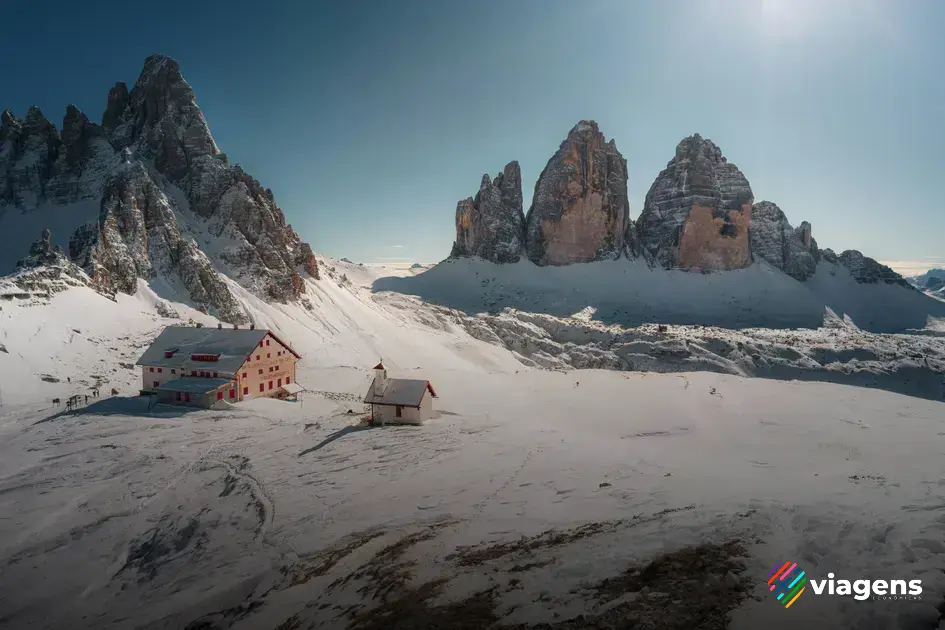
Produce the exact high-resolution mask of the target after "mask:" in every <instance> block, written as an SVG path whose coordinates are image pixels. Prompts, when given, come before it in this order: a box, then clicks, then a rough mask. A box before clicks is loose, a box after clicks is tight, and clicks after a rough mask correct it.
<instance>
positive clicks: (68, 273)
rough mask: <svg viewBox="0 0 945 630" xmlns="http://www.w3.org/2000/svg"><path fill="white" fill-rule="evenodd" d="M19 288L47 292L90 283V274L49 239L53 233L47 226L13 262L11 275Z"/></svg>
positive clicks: (35, 292) (50, 292)
mask: <svg viewBox="0 0 945 630" xmlns="http://www.w3.org/2000/svg"><path fill="white" fill-rule="evenodd" d="M10 279H11V280H12V282H13V284H14V285H15V286H16V287H17V288H18V289H19V290H21V291H24V292H26V293H31V294H33V295H44V296H50V295H52V294H54V293H59V292H60V291H65V290H66V289H68V288H69V287H78V286H91V282H90V280H89V277H88V276H87V275H86V274H85V273H84V272H83V271H82V270H81V269H80V268H79V267H78V266H76V265H75V264H73V263H72V262H71V261H70V260H69V259H68V258H67V257H66V255H65V252H63V250H62V248H61V247H59V246H58V245H54V244H53V242H52V233H51V232H50V231H49V230H48V229H46V230H43V231H42V233H41V234H40V237H39V238H38V239H37V240H35V241H33V244H32V245H30V248H29V253H28V254H27V256H26V257H25V258H23V259H21V260H19V261H17V263H16V269H15V272H14V274H13V275H12V276H11V277H10Z"/></svg>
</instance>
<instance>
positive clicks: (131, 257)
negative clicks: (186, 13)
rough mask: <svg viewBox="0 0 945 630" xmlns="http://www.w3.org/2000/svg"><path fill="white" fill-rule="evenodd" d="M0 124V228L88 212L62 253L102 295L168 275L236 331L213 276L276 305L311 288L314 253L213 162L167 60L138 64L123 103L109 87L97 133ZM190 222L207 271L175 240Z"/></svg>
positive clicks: (274, 211) (256, 193)
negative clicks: (50, 214)
mask: <svg viewBox="0 0 945 630" xmlns="http://www.w3.org/2000/svg"><path fill="white" fill-rule="evenodd" d="M0 118H2V120H0V216H2V215H3V213H4V211H9V210H10V208H14V209H16V210H18V211H21V212H25V211H30V210H34V209H36V208H37V207H39V206H43V205H48V204H65V203H71V202H75V201H80V200H86V199H88V200H90V201H91V202H92V203H96V204H97V205H98V210H99V211H98V213H97V214H98V216H97V220H94V221H92V222H90V223H88V224H86V225H83V226H82V227H80V228H79V230H77V232H76V233H75V234H74V235H73V237H72V238H71V239H70V247H69V249H70V252H74V255H75V256H76V257H77V258H76V260H79V261H81V264H82V265H83V266H84V267H85V269H86V271H88V273H89V275H90V276H91V278H92V281H93V282H94V283H95V284H96V286H97V287H99V288H100V289H101V290H103V291H104V290H112V291H125V292H130V293H133V292H134V291H135V290H136V286H137V278H144V279H153V278H155V277H159V276H164V275H166V274H170V276H169V277H168V278H167V279H168V280H169V282H168V284H169V285H173V286H183V287H185V288H186V290H187V291H188V293H189V297H190V299H191V300H193V301H194V302H197V303H200V304H202V305H205V306H206V307H207V308H208V310H210V311H213V312H216V313H218V314H219V316H220V317H222V318H224V319H227V320H228V321H232V322H233V323H238V322H240V321H244V317H245V315H244V314H243V313H242V310H241V309H240V308H239V307H238V304H237V301H236V299H235V297H234V296H233V295H232V293H231V292H230V290H229V289H228V287H227V285H226V282H225V281H223V280H222V278H221V276H220V275H219V274H218V273H217V271H215V269H219V270H220V271H223V272H225V273H227V274H228V275H230V276H231V277H232V278H233V279H235V280H236V281H237V282H239V283H240V284H242V285H243V286H244V287H246V288H248V289H250V290H251V291H253V292H255V293H256V294H257V295H259V296H262V297H265V298H266V299H271V300H275V301H280V302H285V301H291V300H296V299H299V298H300V297H301V295H302V294H303V293H304V291H305V282H304V280H303V279H302V275H301V274H303V273H304V274H307V275H308V276H309V277H310V278H312V279H316V280H317V279H318V277H319V273H318V262H317V259H316V257H315V255H314V253H313V252H312V248H311V247H310V246H309V245H308V244H307V243H304V242H302V240H301V238H300V237H299V236H298V234H296V233H295V231H294V230H293V229H292V227H291V226H290V225H288V224H287V223H286V220H285V215H284V214H283V212H282V210H281V209H280V208H279V207H278V206H277V205H276V203H275V198H274V196H273V194H272V191H271V190H269V189H268V188H264V187H263V186H262V185H261V184H260V183H259V181H257V180H256V179H255V178H253V177H252V176H250V175H249V174H247V173H245V172H244V171H243V169H242V168H240V166H239V165H230V164H229V161H228V160H227V158H226V155H224V154H223V153H221V152H220V150H219V148H218V147H217V145H216V143H215V142H214V140H213V137H212V136H211V135H210V130H209V127H208V126H207V122H206V120H205V118H204V116H203V113H202V112H201V111H200V109H199V107H197V105H196V101H195V97H194V92H193V90H192V89H191V87H190V85H189V84H188V83H187V81H185V80H184V78H183V76H182V75H181V72H180V66H179V65H178V63H177V62H176V61H174V60H173V59H170V58H168V57H164V56H162V55H152V56H151V57H148V58H147V59H146V60H145V63H144V68H143V69H142V71H141V74H140V76H139V77H138V80H137V82H136V83H135V85H134V87H133V88H132V89H131V91H130V92H129V90H128V88H127V86H126V85H125V84H124V83H118V84H116V85H115V87H113V88H112V89H111V91H110V92H109V94H108V101H107V106H106V110H105V113H104V115H103V116H102V124H101V126H99V125H96V124H94V123H91V122H90V121H89V120H88V119H87V117H86V116H85V115H84V114H82V112H80V111H79V110H78V109H77V108H75V107H73V106H71V105H70V106H69V107H68V108H67V110H66V115H65V119H64V120H63V126H62V134H61V137H60V134H59V132H58V131H57V130H56V128H55V126H53V125H52V124H51V123H49V122H48V121H47V120H46V119H45V118H44V117H43V116H42V113H41V112H40V111H39V110H38V109H37V108H31V109H30V111H29V113H28V115H27V117H26V119H25V120H20V119H17V118H16V117H15V116H13V114H12V113H11V112H9V111H6V112H3V114H2V117H0ZM178 191H183V195H181V194H180V193H179V192H178ZM190 213H193V214H196V215H198V217H199V218H200V219H201V220H200V221H196V222H195V225H199V228H198V230H199V231H205V232H206V235H205V236H204V235H201V238H200V240H201V242H202V243H203V241H206V242H207V244H211V245H212V247H213V259H211V258H209V257H208V256H207V255H206V254H205V253H204V252H203V251H201V245H198V244H197V242H196V241H195V240H193V239H192V238H190V237H186V238H184V237H182V236H181V231H182V226H181V225H179V223H180V221H181V220H183V221H184V222H185V223H187V222H188V221H189V220H190V219H188V218H187V217H190V216H192V215H191V214H190ZM89 218H90V219H91V218H93V217H92V216H89ZM192 227H193V226H192ZM0 229H2V227H0ZM184 231H185V232H186V231H187V230H184ZM193 231H194V230H193V229H191V230H190V232H193Z"/></svg>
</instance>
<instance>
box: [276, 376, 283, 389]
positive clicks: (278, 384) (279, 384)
mask: <svg viewBox="0 0 945 630" xmlns="http://www.w3.org/2000/svg"><path fill="white" fill-rule="evenodd" d="M276 387H282V379H281V378H280V379H279V382H278V383H276Z"/></svg>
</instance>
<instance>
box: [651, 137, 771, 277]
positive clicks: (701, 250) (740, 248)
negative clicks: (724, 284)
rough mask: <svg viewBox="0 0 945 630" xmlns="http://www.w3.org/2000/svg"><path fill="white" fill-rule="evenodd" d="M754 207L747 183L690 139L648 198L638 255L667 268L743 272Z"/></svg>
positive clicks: (707, 144) (704, 143) (710, 148)
mask: <svg viewBox="0 0 945 630" xmlns="http://www.w3.org/2000/svg"><path fill="white" fill-rule="evenodd" d="M753 203H754V195H753V194H752V191H751V186H750V185H749V184H748V180H747V179H745V176H744V175H743V174H742V172H741V171H739V170H738V168H737V167H736V166H735V165H734V164H732V163H730V162H728V161H727V160H726V159H725V157H723V156H722V151H721V150H720V149H719V148H718V147H717V146H715V144H713V143H712V141H711V140H705V139H703V138H702V137H701V136H700V135H699V134H695V135H692V136H689V137H688V138H685V139H683V140H682V141H681V142H680V143H679V144H678V145H677V146H676V155H675V157H673V159H672V160H670V161H669V163H668V164H667V165H666V169H664V170H663V171H662V172H661V173H660V174H659V176H658V177H657V178H656V181H654V182H653V185H652V186H650V190H649V191H648V192H647V194H646V200H645V202H644V206H643V211H642V212H641V214H640V217H639V218H638V219H637V234H638V237H639V247H640V250H641V252H642V253H643V255H644V256H645V257H646V258H647V259H648V260H651V261H655V262H657V263H659V264H660V265H662V266H664V267H666V268H676V267H679V268H683V269H692V270H713V269H740V268H742V267H747V266H748V265H749V264H751V250H750V246H749V238H748V224H749V221H750V220H751V209H752V204H753Z"/></svg>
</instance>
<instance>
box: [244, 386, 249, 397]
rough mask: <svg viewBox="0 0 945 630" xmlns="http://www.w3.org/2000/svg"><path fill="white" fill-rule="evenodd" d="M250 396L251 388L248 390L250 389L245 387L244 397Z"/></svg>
mask: <svg viewBox="0 0 945 630" xmlns="http://www.w3.org/2000/svg"><path fill="white" fill-rule="evenodd" d="M248 394H249V388H248V387H244V388H243V395H244V396H246V395H248Z"/></svg>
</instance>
